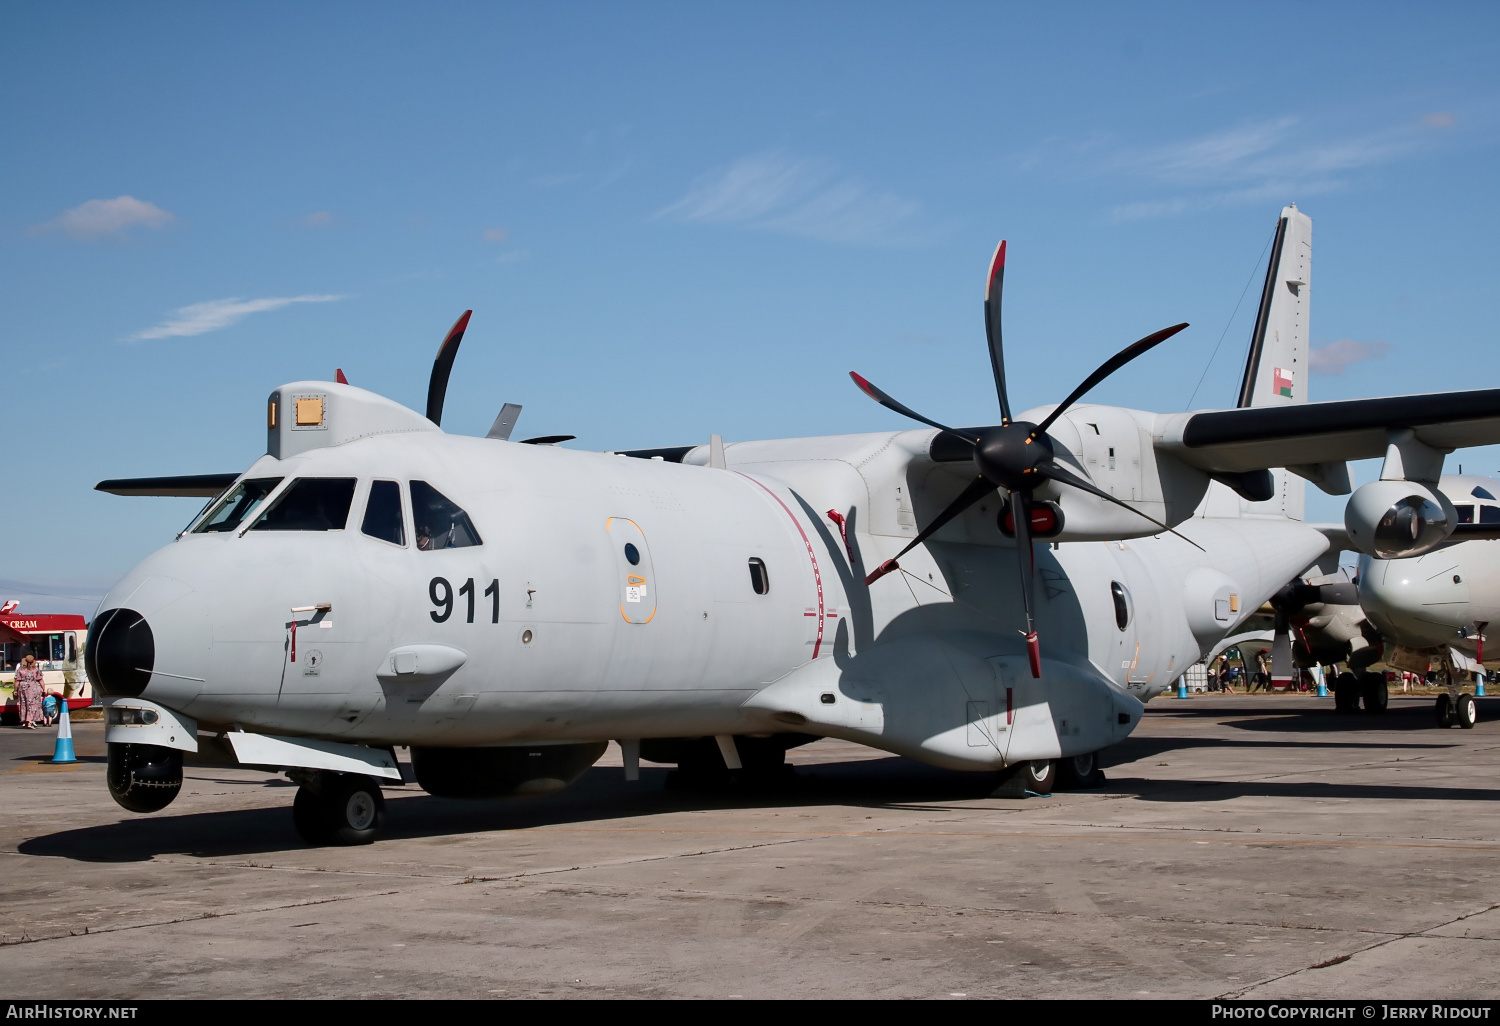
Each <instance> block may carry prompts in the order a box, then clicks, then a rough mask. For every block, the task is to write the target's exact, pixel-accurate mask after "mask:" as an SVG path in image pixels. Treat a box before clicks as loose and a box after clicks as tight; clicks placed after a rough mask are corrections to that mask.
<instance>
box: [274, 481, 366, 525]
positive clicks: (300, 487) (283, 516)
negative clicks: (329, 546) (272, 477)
mask: <svg viewBox="0 0 1500 1026" xmlns="http://www.w3.org/2000/svg"><path fill="white" fill-rule="evenodd" d="M353 501H354V478H352V477H302V478H298V479H297V480H295V481H293V482H292V483H291V484H290V485H289V486H288V487H287V490H286V491H284V492H282V493H281V497H280V498H278V499H277V500H276V501H275V503H273V504H272V506H271V508H270V509H268V510H266V511H265V512H264V513H262V514H261V517H260V519H259V520H257V521H256V522H255V526H254V527H252V528H250V530H252V531H342V530H343V529H344V525H345V524H346V523H348V521H349V504H350V503H352V502H353Z"/></svg>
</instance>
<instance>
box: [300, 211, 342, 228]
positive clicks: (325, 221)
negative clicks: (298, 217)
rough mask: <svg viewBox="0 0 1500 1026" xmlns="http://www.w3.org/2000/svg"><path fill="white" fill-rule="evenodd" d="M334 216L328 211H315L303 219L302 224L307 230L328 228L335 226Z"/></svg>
mask: <svg viewBox="0 0 1500 1026" xmlns="http://www.w3.org/2000/svg"><path fill="white" fill-rule="evenodd" d="M333 222H334V216H333V214H332V213H331V212H330V211H327V210H314V211H313V212H312V213H311V214H308V215H307V216H306V217H304V218H303V219H302V224H303V226H304V227H307V228H327V227H328V226H329V225H331V224H333Z"/></svg>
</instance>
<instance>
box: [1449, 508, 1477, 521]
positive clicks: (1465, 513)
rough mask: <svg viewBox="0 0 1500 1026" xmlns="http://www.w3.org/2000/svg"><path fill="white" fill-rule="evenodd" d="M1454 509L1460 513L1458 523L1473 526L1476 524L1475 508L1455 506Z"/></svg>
mask: <svg viewBox="0 0 1500 1026" xmlns="http://www.w3.org/2000/svg"><path fill="white" fill-rule="evenodd" d="M1453 508H1454V509H1456V510H1457V511H1458V522H1459V523H1460V524H1472V523H1473V522H1474V507H1473V506H1454V507H1453Z"/></svg>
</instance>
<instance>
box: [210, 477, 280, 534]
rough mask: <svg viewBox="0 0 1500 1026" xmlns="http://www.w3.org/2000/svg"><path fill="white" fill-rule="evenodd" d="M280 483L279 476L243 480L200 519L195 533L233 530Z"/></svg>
mask: <svg viewBox="0 0 1500 1026" xmlns="http://www.w3.org/2000/svg"><path fill="white" fill-rule="evenodd" d="M279 484H281V478H279V477H252V478H247V479H246V480H244V481H241V482H240V483H239V484H237V485H235V486H234V487H233V488H231V489H230V490H229V494H228V495H226V496H224V498H222V499H220V500H219V502H218V504H217V505H216V506H215V507H214V508H213V511H212V512H210V513H209V514H208V516H206V517H204V518H203V519H202V520H201V521H199V523H198V526H197V527H195V528H193V533H194V534H210V533H214V532H218V531H233V530H234V529H235V528H236V527H239V526H240V524H242V523H244V521H245V518H246V517H248V516H249V515H250V514H251V513H254V512H255V510H256V509H258V508H259V507H260V504H261V503H262V502H264V501H265V498H266V496H267V495H270V494H271V491H272V490H273V489H274V488H275V487H276V486H277V485H279Z"/></svg>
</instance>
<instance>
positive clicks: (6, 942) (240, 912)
mask: <svg viewBox="0 0 1500 1026" xmlns="http://www.w3.org/2000/svg"><path fill="white" fill-rule="evenodd" d="M397 893H399V892H397V891H381V892H379V893H376V894H345V895H338V896H335V897H332V898H312V899H309V900H307V901H291V902H283V903H282V904H279V905H264V906H260V907H256V908H239V909H231V910H229V911H227V912H199V913H197V914H196V915H190V916H174V917H173V918H171V919H157V920H153V921H151V922H148V923H121V924H120V925H118V926H101V927H98V928H97V929H96V928H93V927H88V926H85V927H84V928H83V930H82V931H79V930H56V931H53V932H50V933H48V934H45V935H43V936H39V937H32V936H31V935H30V934H29V933H26V932H24V931H23V932H22V934H21V936H20V937H0V947H12V946H14V945H17V944H40V943H42V942H44V941H55V940H65V939H67V938H69V937H96V936H99V935H100V934H106V933H123V932H125V931H127V930H147V929H151V928H153V927H159V926H176V925H178V924H180V923H196V922H201V921H203V920H205V919H227V918H231V917H233V916H245V915H255V914H256V913H260V912H280V911H282V910H284V909H289V908H306V907H308V906H310V905H330V904H333V903H334V902H339V901H354V900H356V899H359V898H384V897H389V896H391V895H393V894H397Z"/></svg>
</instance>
